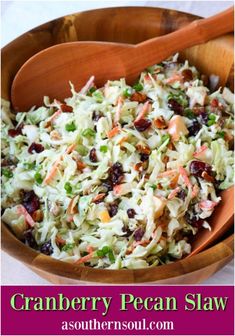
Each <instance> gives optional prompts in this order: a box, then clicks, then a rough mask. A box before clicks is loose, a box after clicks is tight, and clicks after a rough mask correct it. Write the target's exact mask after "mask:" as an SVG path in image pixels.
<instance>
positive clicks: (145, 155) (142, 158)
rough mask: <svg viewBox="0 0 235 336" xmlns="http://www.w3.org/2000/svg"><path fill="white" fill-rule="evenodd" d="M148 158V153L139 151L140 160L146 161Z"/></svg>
mask: <svg viewBox="0 0 235 336" xmlns="http://www.w3.org/2000/svg"><path fill="white" fill-rule="evenodd" d="M148 159H149V154H145V153H141V154H140V160H141V161H142V162H144V161H147V160H148Z"/></svg>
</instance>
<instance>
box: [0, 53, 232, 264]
mask: <svg viewBox="0 0 235 336" xmlns="http://www.w3.org/2000/svg"><path fill="white" fill-rule="evenodd" d="M203 80H204V81H203ZM70 85H71V93H72V95H71V97H69V98H67V99H65V101H64V102H59V101H57V100H54V101H53V102H50V100H49V98H48V97H45V98H44V106H41V107H39V108H36V107H33V108H32V109H31V110H30V111H28V112H19V113H17V114H14V113H13V112H12V111H11V110H10V103H9V102H7V101H5V100H2V207H3V209H4V212H3V215H2V220H3V221H4V222H5V223H7V224H8V225H9V227H10V228H11V230H12V231H13V232H14V234H15V235H16V236H17V237H18V238H19V239H20V240H22V241H23V242H25V244H27V245H28V246H30V247H31V248H34V249H36V250H37V251H40V252H42V253H44V254H47V255H50V256H51V257H53V258H56V259H59V260H62V261H67V262H71V263H77V264H78V265H87V266H91V267H95V268H106V269H121V268H128V269H136V268H145V267H153V266H157V265H160V264H165V263H170V262H173V261H174V260H177V259H181V258H182V257H184V256H186V255H188V254H190V252H191V243H190V242H191V239H192V237H193V236H194V235H196V234H197V232H198V231H199V230H204V229H209V230H211V229H212V230H213V224H212V228H211V227H210V225H209V223H208V222H207V219H208V218H209V217H210V216H211V214H212V213H213V211H214V208H215V207H216V206H217V205H218V204H219V202H220V200H221V198H220V196H218V195H217V191H218V190H222V189H226V188H228V187H230V186H231V185H232V184H233V150H232V147H231V143H232V142H233V94H232V93H231V91H230V90H229V89H227V88H224V89H222V88H219V89H218V90H217V91H214V92H213V91H210V89H209V88H208V87H207V85H206V84H205V78H204V79H203V77H202V76H201V75H200V74H199V72H198V71H197V69H196V68H195V67H194V66H190V65H189V63H188V61H185V62H184V63H180V62H179V61H177V55H176V56H174V57H173V58H171V59H168V60H166V61H164V62H162V63H161V64H157V65H154V66H152V67H150V68H148V69H146V70H145V71H143V72H142V73H141V75H140V77H139V80H138V82H136V83H135V84H134V85H133V86H130V85H128V84H127V83H126V81H125V79H124V78H122V79H120V80H113V81H108V82H107V83H106V84H105V85H104V86H103V87H101V88H97V87H96V86H95V78H94V76H92V77H91V78H90V79H89V80H88V82H87V84H86V85H85V86H84V87H83V88H82V89H81V90H80V91H79V92H76V90H75V87H74V86H73V84H71V83H70Z"/></svg>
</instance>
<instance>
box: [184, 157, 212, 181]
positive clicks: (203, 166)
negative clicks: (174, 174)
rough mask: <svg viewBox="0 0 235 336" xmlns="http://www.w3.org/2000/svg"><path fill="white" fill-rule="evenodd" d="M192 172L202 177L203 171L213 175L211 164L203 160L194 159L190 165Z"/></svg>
mask: <svg viewBox="0 0 235 336" xmlns="http://www.w3.org/2000/svg"><path fill="white" fill-rule="evenodd" d="M189 170H190V173H191V174H192V175H193V176H197V177H202V173H203V172H204V171H205V172H207V173H208V174H209V175H213V173H212V169H211V166H210V165H208V164H207V163H205V162H202V161H192V162H191V163H190V166H189Z"/></svg>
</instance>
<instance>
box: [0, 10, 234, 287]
mask: <svg viewBox="0 0 235 336" xmlns="http://www.w3.org/2000/svg"><path fill="white" fill-rule="evenodd" d="M196 18H197V17H196V16H194V15H191V14H186V13H181V12H177V11H173V10H167V9H159V8H147V7H127V8H120V7H119V8H107V9H98V10H91V11H86V12H81V13H76V14H72V15H68V16H65V17H62V18H59V19H56V20H54V21H51V22H49V23H46V24H44V25H41V26H39V27H37V28H35V29H33V30H31V31H29V32H27V33H25V34H24V35H21V36H20V37H18V38H17V39H15V40H14V41H12V42H11V43H10V44H8V45H7V46H5V47H4V48H3V49H2V97H3V98H5V99H9V97H10V89H11V84H12V80H13V78H14V76H15V74H16V72H17V71H18V69H19V68H20V66H21V65H22V64H23V63H24V62H25V61H26V60H27V59H29V58H30V57H31V56H32V55H34V54H35V53H37V52H38V51H40V50H43V49H45V48H47V47H49V46H52V45H55V44H58V43H63V42H70V41H77V40H99V41H113V42H123V43H138V42H140V41H143V40H146V39H148V38H151V37H154V36H159V35H163V34H167V33H169V32H171V31H174V30H176V29H178V28H179V27H182V26H184V25H186V24H188V23H189V22H191V21H193V20H195V19H196ZM180 57H181V58H183V59H184V58H187V59H188V60H189V61H190V62H191V63H192V64H194V65H195V66H197V67H198V69H199V70H200V71H201V72H202V73H205V74H212V73H213V74H216V75H219V76H220V80H221V84H223V85H224V84H227V85H228V86H229V87H230V88H232V85H233V36H232V34H230V35H226V36H222V37H220V38H217V39H215V40H213V41H210V42H208V43H206V44H203V45H200V46H195V47H193V48H190V49H187V50H184V51H183V52H181V53H180ZM2 247H3V249H4V250H5V251H6V252H7V253H8V254H10V255H11V256H13V257H15V258H16V259H18V260H20V261H22V262H23V263H25V264H26V265H27V266H28V267H30V268H31V269H32V270H33V271H34V272H36V273H37V274H39V275H40V276H42V277H43V278H45V279H47V280H49V281H51V282H53V283H56V284H60V283H61V284H70V283H71V284H78V283H89V282H99V283H113V284H117V283H161V284H196V283H200V282H201V281H204V280H205V279H207V278H208V277H210V276H211V275H212V274H214V273H215V272H216V271H217V270H219V269H220V268H221V267H223V266H224V265H225V264H226V263H228V262H229V261H230V260H231V259H232V258H233V235H232V234H231V232H230V233H227V235H226V237H223V239H222V240H221V238H220V241H219V242H217V244H215V245H214V246H212V247H210V248H209V249H207V250H205V251H203V252H201V253H199V254H198V255H195V256H192V257H189V258H186V259H183V260H180V261H178V262H175V263H172V264H170V265H163V266H159V267H156V268H149V269H138V270H118V271H111V270H98V269H93V268H89V267H81V266H77V265H74V264H69V263H65V262H61V261H58V260H55V259H53V258H51V257H48V256H45V255H43V254H40V253H38V252H36V251H34V250H32V249H31V248H29V247H27V246H26V245H24V244H23V243H22V242H20V241H19V240H18V239H17V238H16V237H15V236H14V235H13V234H12V232H11V231H10V230H9V229H8V227H7V226H6V225H5V224H4V223H2Z"/></svg>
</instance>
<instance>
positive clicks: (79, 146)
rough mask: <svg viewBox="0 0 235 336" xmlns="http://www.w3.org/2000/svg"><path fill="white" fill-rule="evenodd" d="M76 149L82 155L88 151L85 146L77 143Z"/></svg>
mask: <svg viewBox="0 0 235 336" xmlns="http://www.w3.org/2000/svg"><path fill="white" fill-rule="evenodd" d="M76 150H77V152H78V153H79V154H80V155H82V156H85V155H87V153H88V150H87V148H86V147H85V146H83V145H77V147H76Z"/></svg>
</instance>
